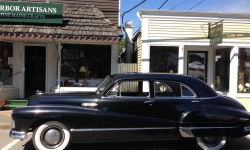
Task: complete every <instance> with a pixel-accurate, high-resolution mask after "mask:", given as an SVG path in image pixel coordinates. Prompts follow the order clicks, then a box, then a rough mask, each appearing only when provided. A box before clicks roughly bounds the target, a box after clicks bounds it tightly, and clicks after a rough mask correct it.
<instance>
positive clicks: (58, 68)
mask: <svg viewBox="0 0 250 150" xmlns="http://www.w3.org/2000/svg"><path fill="white" fill-rule="evenodd" d="M53 43H54V48H55V51H56V53H57V91H58V93H60V83H61V78H60V75H61V57H60V56H61V52H60V49H61V43H60V42H58V43H57V44H58V45H57V44H56V41H55V40H54V39H53Z"/></svg>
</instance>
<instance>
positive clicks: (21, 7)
mask: <svg viewBox="0 0 250 150" xmlns="http://www.w3.org/2000/svg"><path fill="white" fill-rule="evenodd" d="M62 7H63V5H62V4H51V3H29V2H0V22H32V23H56V24H62Z"/></svg>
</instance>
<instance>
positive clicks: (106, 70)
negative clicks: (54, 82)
mask: <svg viewBox="0 0 250 150" xmlns="http://www.w3.org/2000/svg"><path fill="white" fill-rule="evenodd" d="M61 56H62V58H61V59H62V60H61V62H62V63H61V80H62V81H61V86H86V84H84V82H88V84H87V85H88V86H92V87H93V86H97V85H98V84H99V82H98V81H102V79H103V78H105V77H106V76H107V75H110V73H111V46H110V45H73V44H63V48H62V51H61Z"/></svg>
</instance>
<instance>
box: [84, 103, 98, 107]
mask: <svg viewBox="0 0 250 150" xmlns="http://www.w3.org/2000/svg"><path fill="white" fill-rule="evenodd" d="M97 105H98V104H96V103H82V106H83V107H95V106H97Z"/></svg>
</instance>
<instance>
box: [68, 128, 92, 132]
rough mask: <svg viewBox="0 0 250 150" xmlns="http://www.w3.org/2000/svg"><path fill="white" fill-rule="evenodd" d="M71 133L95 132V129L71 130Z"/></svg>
mask: <svg viewBox="0 0 250 150" xmlns="http://www.w3.org/2000/svg"><path fill="white" fill-rule="evenodd" d="M70 131H71V132H82V131H86V132H89V131H94V129H70Z"/></svg>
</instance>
